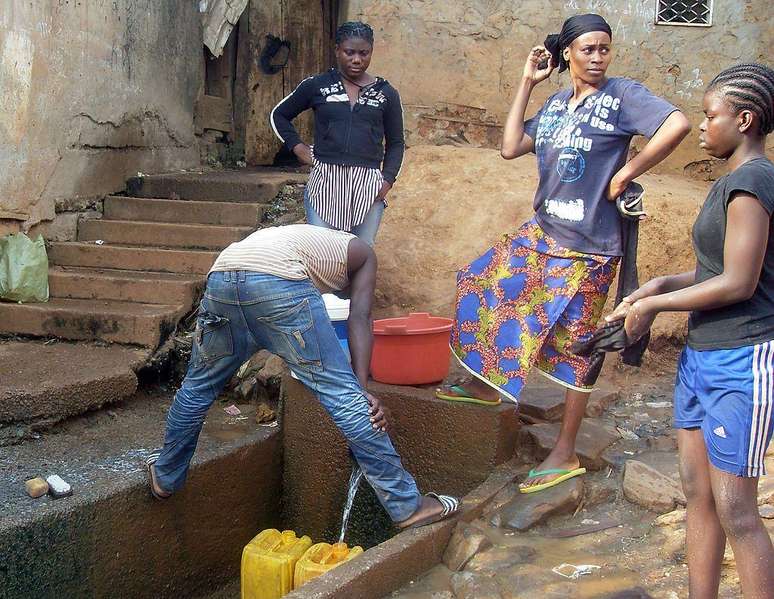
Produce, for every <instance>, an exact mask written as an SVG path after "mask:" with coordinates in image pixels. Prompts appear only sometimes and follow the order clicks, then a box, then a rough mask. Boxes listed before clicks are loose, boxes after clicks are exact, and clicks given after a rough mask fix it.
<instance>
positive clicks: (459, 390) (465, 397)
mask: <svg viewBox="0 0 774 599" xmlns="http://www.w3.org/2000/svg"><path fill="white" fill-rule="evenodd" d="M448 390H449V391H453V392H454V393H455V394H456V395H449V394H448V393H444V392H443V391H442V390H441V389H437V390H436V392H435V396H436V397H437V398H438V399H445V400H446V401H459V402H463V403H475V404H479V405H482V406H496V405H498V404H500V403H501V402H502V399H500V397H499V396H498V397H497V401H489V400H488V399H480V398H478V397H473V396H471V395H469V394H468V392H467V391H466V390H465V389H464V388H463V387H461V386H460V385H450V386H449V387H448Z"/></svg>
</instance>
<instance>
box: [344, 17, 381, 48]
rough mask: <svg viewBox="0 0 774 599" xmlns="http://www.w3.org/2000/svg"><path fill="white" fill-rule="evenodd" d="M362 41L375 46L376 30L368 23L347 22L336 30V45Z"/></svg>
mask: <svg viewBox="0 0 774 599" xmlns="http://www.w3.org/2000/svg"><path fill="white" fill-rule="evenodd" d="M353 38H354V39H360V40H365V41H367V42H368V43H369V44H370V45H372V46H373V45H374V30H373V29H371V26H370V25H369V24H368V23H363V22H362V21H347V22H346V23H342V25H341V26H340V27H339V28H338V29H337V30H336V45H339V44H340V43H341V42H343V41H344V40H348V39H353Z"/></svg>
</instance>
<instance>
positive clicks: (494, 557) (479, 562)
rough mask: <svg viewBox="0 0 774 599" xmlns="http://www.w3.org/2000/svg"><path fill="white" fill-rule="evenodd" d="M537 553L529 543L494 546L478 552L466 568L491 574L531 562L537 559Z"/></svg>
mask: <svg viewBox="0 0 774 599" xmlns="http://www.w3.org/2000/svg"><path fill="white" fill-rule="evenodd" d="M536 555H537V550H536V549H535V548H534V547H529V546H527V545H521V546H516V547H494V548H492V549H487V550H485V551H482V552H481V553H478V554H477V555H476V556H475V557H474V558H473V559H472V560H470V562H469V563H468V565H467V567H466V568H465V569H466V570H469V571H471V572H478V573H480V574H487V575H490V576H491V575H492V574H496V573H497V572H500V571H502V570H505V569H506V568H511V567H513V566H517V565H520V564H528V563H531V562H533V561H534V560H535V556H536Z"/></svg>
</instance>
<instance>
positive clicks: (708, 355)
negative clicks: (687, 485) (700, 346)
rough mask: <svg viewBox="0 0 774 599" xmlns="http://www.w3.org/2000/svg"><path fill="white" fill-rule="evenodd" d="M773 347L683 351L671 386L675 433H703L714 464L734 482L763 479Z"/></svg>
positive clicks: (773, 385) (772, 421)
mask: <svg viewBox="0 0 774 599" xmlns="http://www.w3.org/2000/svg"><path fill="white" fill-rule="evenodd" d="M773 405H774V341H768V342H766V343H759V344H757V345H749V346H746V347H739V348H735V349H716V350H705V351H698V350H695V349H691V348H690V347H686V348H685V349H684V350H683V353H682V355H681V356H680V364H679V366H678V368H677V381H676V383H675V406H674V409H675V420H674V426H675V428H689V429H693V428H701V430H702V433H703V436H704V443H705V444H706V446H707V453H708V454H709V459H710V462H712V464H713V465H714V466H715V467H716V468H718V469H720V470H723V471H724V472H730V473H731V474H735V475H737V476H760V475H762V474H766V471H765V468H764V465H763V456H764V454H765V453H766V448H767V447H768V445H769V441H770V440H771V434H772V430H774V417H773V415H772V406H773Z"/></svg>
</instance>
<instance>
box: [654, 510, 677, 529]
mask: <svg viewBox="0 0 774 599" xmlns="http://www.w3.org/2000/svg"><path fill="white" fill-rule="evenodd" d="M683 522H685V510H674V511H673V512H667V513H666V514H661V515H660V516H659V517H658V518H656V519H655V520H653V525H654V526H672V525H673V524H682V523H683Z"/></svg>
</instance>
